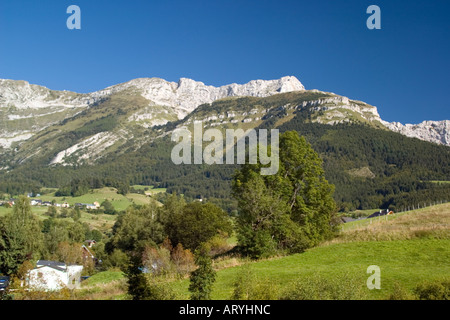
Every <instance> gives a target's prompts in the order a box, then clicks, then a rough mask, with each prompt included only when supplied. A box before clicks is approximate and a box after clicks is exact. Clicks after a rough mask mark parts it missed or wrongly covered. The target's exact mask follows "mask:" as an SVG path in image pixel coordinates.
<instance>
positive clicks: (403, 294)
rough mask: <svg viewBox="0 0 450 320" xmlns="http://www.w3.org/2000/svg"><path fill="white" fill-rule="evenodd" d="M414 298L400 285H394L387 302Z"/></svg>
mask: <svg viewBox="0 0 450 320" xmlns="http://www.w3.org/2000/svg"><path fill="white" fill-rule="evenodd" d="M414 299H415V297H414V295H413V294H411V293H410V292H409V291H408V290H407V289H405V288H404V287H402V286H401V285H400V283H398V282H396V283H394V287H393V289H392V293H391V294H390V295H389V297H388V300H414Z"/></svg>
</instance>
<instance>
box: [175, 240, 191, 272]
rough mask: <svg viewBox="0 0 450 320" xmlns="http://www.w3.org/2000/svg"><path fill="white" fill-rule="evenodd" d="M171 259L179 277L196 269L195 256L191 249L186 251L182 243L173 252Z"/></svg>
mask: <svg viewBox="0 0 450 320" xmlns="http://www.w3.org/2000/svg"><path fill="white" fill-rule="evenodd" d="M171 258H172V261H173V263H174V265H175V269H176V271H177V273H178V274H179V275H185V274H188V273H189V272H192V270H194V268H195V262H194V255H193V254H192V252H191V251H190V250H189V249H184V248H183V245H182V244H181V243H179V244H178V245H177V246H176V247H175V248H174V249H173V250H172V255H171Z"/></svg>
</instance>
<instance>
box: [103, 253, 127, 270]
mask: <svg viewBox="0 0 450 320" xmlns="http://www.w3.org/2000/svg"><path fill="white" fill-rule="evenodd" d="M127 263H128V257H127V255H126V254H125V253H124V252H123V251H122V250H119V249H114V251H113V252H112V253H111V254H110V255H108V256H107V258H106V259H105V260H104V261H103V263H102V269H103V270H108V269H111V268H119V269H122V268H123V267H124V266H125V265H126V264H127Z"/></svg>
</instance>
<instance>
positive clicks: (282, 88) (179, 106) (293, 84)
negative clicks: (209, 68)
mask: <svg viewBox="0 0 450 320" xmlns="http://www.w3.org/2000/svg"><path fill="white" fill-rule="evenodd" d="M286 92H299V93H302V92H313V93H321V94H323V95H324V96H326V97H327V98H326V99H317V100H309V101H305V102H304V103H303V105H302V106H300V107H302V108H310V107H312V108H313V110H314V111H323V115H321V116H320V117H316V118H315V119H314V121H317V122H319V123H327V124H336V123H342V122H347V121H353V120H355V119H358V118H362V119H360V120H363V121H365V122H366V121H368V122H371V123H372V124H376V125H379V124H381V125H383V126H384V127H386V128H387V129H389V130H392V131H394V132H399V133H401V134H403V135H405V136H408V137H416V138H419V139H421V140H425V141H429V142H433V143H438V144H443V145H447V146H450V121H449V120H443V121H424V122H422V123H420V124H406V125H403V124H401V123H399V122H392V123H389V122H386V121H384V120H382V119H381V118H380V116H379V114H378V111H377V108H376V107H374V106H370V105H368V104H366V103H363V102H360V101H353V100H350V99H349V98H347V97H344V96H339V95H336V94H333V93H325V92H322V91H318V90H306V89H305V87H304V86H303V85H302V83H301V82H300V81H299V80H298V79H297V78H295V77H293V76H287V77H283V78H281V79H278V80H269V81H265V80H254V81H250V82H249V83H246V84H243V85H239V84H230V85H225V86H221V87H213V86H207V85H205V84H204V83H202V82H198V81H194V80H191V79H186V78H181V79H180V80H179V81H178V82H177V83H176V82H168V81H165V80H163V79H159V78H141V79H134V80H131V81H129V82H126V83H122V84H118V85H115V86H111V87H108V88H106V89H103V90H100V91H96V92H92V93H87V94H81V93H75V92H69V91H54V90H50V89H47V88H45V87H43V86H38V85H32V84H29V83H28V82H26V81H14V80H0V123H1V127H0V146H2V147H3V148H4V149H10V148H15V147H17V146H19V145H21V144H23V143H24V142H25V141H27V140H28V141H29V140H30V139H31V138H32V137H34V136H36V135H37V134H38V133H42V132H44V130H45V129H46V128H49V127H51V126H52V125H57V124H59V123H60V122H61V121H66V120H70V119H71V118H75V117H76V116H77V115H79V114H80V113H82V112H84V113H89V112H88V111H89V110H90V109H94V108H95V107H96V106H98V105H101V104H104V103H108V102H111V101H113V104H114V105H113V106H112V107H117V106H119V108H121V110H122V111H124V110H125V112H126V115H127V121H128V122H129V123H128V124H126V125H125V127H129V126H134V125H136V126H140V127H142V128H149V127H153V126H157V125H164V124H166V123H167V122H170V121H175V120H181V119H183V118H185V117H186V116H187V115H189V114H190V113H192V112H193V111H194V110H195V109H196V108H197V107H198V106H200V105H202V104H208V103H209V104H210V103H212V102H214V101H217V100H220V99H224V98H229V97H246V96H248V97H268V96H272V95H275V94H280V93H286ZM121 99H122V100H123V99H125V100H126V99H128V101H118V100H121ZM127 104H130V105H131V104H134V105H135V106H134V107H133V106H130V105H127ZM236 112H237V113H239V110H236ZM107 113H108V111H106V112H105V114H107ZM242 117H244V118H245V119H241V120H238V118H239V117H238V116H236V117H234V119H231V120H234V121H236V120H238V121H244V122H245V121H253V120H254V118H257V117H254V118H252V117H249V116H247V117H245V116H242ZM227 118H228V116H227ZM131 136H133V134H132V133H131V132H130V130H127V128H123V130H118V131H117V132H114V133H112V132H99V133H97V135H95V136H91V137H86V138H85V139H84V140H82V141H77V143H76V144H74V145H72V146H70V147H69V148H67V150H60V152H64V154H72V153H73V152H75V151H78V150H80V149H82V148H87V149H89V148H90V149H93V148H96V149H97V150H98V149H106V148H108V147H110V146H111V145H113V144H114V143H115V142H116V141H117V140H120V139H128V138H130V137H131ZM94 156H95V155H94ZM61 161H62V154H59V155H58V156H57V157H56V158H55V159H52V163H61Z"/></svg>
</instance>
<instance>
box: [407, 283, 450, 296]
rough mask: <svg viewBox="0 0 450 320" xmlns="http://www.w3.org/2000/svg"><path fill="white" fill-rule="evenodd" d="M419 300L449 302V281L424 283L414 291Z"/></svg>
mask: <svg viewBox="0 0 450 320" xmlns="http://www.w3.org/2000/svg"><path fill="white" fill-rule="evenodd" d="M414 293H415V294H416V295H417V298H418V299H420V300H449V298H450V280H442V281H434V282H425V283H422V284H420V285H418V286H417V287H416V288H415V289H414Z"/></svg>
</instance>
